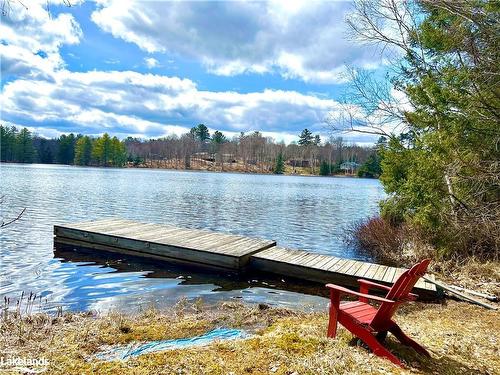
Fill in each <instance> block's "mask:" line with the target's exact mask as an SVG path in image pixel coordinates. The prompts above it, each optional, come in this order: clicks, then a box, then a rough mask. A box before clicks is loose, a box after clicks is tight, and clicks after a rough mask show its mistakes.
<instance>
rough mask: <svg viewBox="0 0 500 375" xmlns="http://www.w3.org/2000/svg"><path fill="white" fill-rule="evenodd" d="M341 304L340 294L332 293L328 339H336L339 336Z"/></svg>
mask: <svg viewBox="0 0 500 375" xmlns="http://www.w3.org/2000/svg"><path fill="white" fill-rule="evenodd" d="M339 304H340V295H339V293H338V292H335V291H333V290H332V291H331V292H330V313H329V315H330V317H329V319H328V332H327V334H326V336H327V337H331V338H335V336H337V321H338V318H339V309H340V307H339Z"/></svg>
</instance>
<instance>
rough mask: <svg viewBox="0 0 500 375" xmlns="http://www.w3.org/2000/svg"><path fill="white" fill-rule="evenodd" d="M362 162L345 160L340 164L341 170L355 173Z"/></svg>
mask: <svg viewBox="0 0 500 375" xmlns="http://www.w3.org/2000/svg"><path fill="white" fill-rule="evenodd" d="M360 166H361V164H358V163H356V162H354V161H345V162H343V163H342V164H340V170H342V171H344V173H346V174H347V173H349V174H354V173H356V171H357V170H358V168H359V167H360Z"/></svg>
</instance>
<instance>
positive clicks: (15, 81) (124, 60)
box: [0, 0, 384, 142]
mask: <svg viewBox="0 0 500 375" xmlns="http://www.w3.org/2000/svg"><path fill="white" fill-rule="evenodd" d="M73 4H74V6H72V7H70V8H68V7H66V6H64V4H63V1H62V0H51V1H50V2H49V12H47V5H46V1H45V0H44V1H39V2H38V1H36V0H34V1H32V2H30V4H29V9H28V10H25V9H23V8H22V6H20V5H19V4H17V3H16V2H12V8H11V9H10V11H9V12H8V14H7V15H6V16H3V17H2V23H1V25H0V52H1V56H2V61H1V65H2V82H1V101H2V114H1V115H2V122H3V123H9V124H13V125H16V126H27V127H29V128H30V129H31V130H33V131H34V132H36V133H38V134H40V135H42V136H46V137H53V136H57V135H59V134H61V133H68V132H74V133H83V134H93V135H98V134H102V133H104V132H108V133H110V134H112V135H117V136H119V137H121V138H123V137H126V136H129V135H131V136H136V137H143V138H149V137H160V136H165V135H169V134H182V133H184V132H186V131H188V130H189V128H190V127H192V126H195V125H196V124H198V123H204V124H206V125H207V126H208V127H209V128H210V129H212V130H215V129H217V130H221V131H223V132H225V133H226V134H227V135H228V136H232V135H234V134H238V133H239V132H241V131H244V132H249V131H255V130H258V131H261V132H263V133H264V134H265V135H267V136H271V137H273V138H275V139H276V140H278V141H279V140H284V141H286V142H290V141H293V140H294V139H295V138H296V136H297V134H299V133H300V131H301V130H302V129H304V128H306V127H307V128H309V129H311V130H313V131H314V132H315V133H319V134H321V135H322V136H323V137H327V136H328V135H329V131H328V129H327V126H326V124H325V119H326V118H327V117H329V116H330V117H331V116H332V114H333V115H335V114H336V113H337V112H339V111H341V106H340V105H339V101H340V100H341V99H342V97H343V94H344V92H345V90H346V87H347V85H348V82H347V81H346V79H347V78H346V75H345V69H346V66H348V65H349V66H354V67H361V68H365V69H369V70H371V71H373V72H376V73H383V72H384V65H383V63H382V61H383V60H382V57H381V56H380V54H379V52H378V51H377V50H376V49H375V48H372V47H369V46H366V45H358V44H355V43H354V42H352V41H351V40H349V38H348V37H347V32H348V30H347V26H346V24H345V22H344V19H345V17H346V16H347V15H348V14H349V12H350V11H351V10H352V8H351V7H352V4H351V3H349V2H340V1H333V2H326V1H323V2H305V1H304V2H302V1H287V2H285V1H281V2H279V1H274V2H235V1H232V2H209V1H207V2H199V1H198V2H153V1H147V2H146V1H143V2H138V3H133V2H128V1H123V0H122V1H119V0H105V1H104V0H103V1H98V2H81V3H75V2H73ZM344 137H346V138H347V139H350V140H352V141H356V142H371V141H372V140H373V139H372V138H371V137H367V136H360V135H344Z"/></svg>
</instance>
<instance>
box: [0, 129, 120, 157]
mask: <svg viewBox="0 0 500 375" xmlns="http://www.w3.org/2000/svg"><path fill="white" fill-rule="evenodd" d="M0 142H1V143H0V160H1V161H3V162H17V163H42V164H52V163H59V164H72V165H87V166H90V165H93V166H105V167H123V166H124V165H125V164H126V162H127V150H126V147H125V143H124V142H122V141H120V140H119V139H118V138H117V137H112V138H111V137H110V136H109V135H108V134H107V133H104V134H103V135H102V136H101V137H90V136H87V135H82V134H78V135H76V136H75V135H74V134H73V133H71V134H68V135H66V134H63V135H61V136H60V137H58V138H53V139H46V138H43V137H39V136H37V135H33V134H32V133H31V132H30V131H29V130H28V129H27V128H23V129H21V130H18V129H17V128H16V127H14V126H12V127H8V126H3V125H0Z"/></svg>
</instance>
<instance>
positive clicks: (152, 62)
mask: <svg viewBox="0 0 500 375" xmlns="http://www.w3.org/2000/svg"><path fill="white" fill-rule="evenodd" d="M144 64H146V66H147V67H148V68H149V69H153V68H156V67H158V66H160V62H159V61H158V60H156V59H155V58H153V57H145V58H144Z"/></svg>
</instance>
